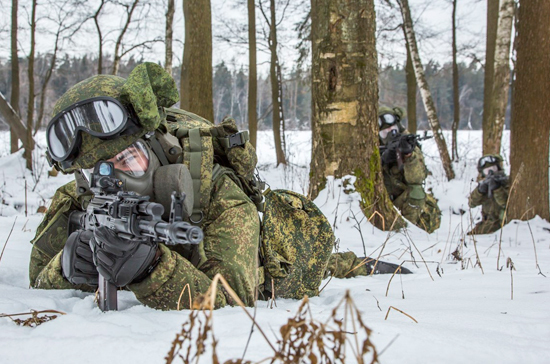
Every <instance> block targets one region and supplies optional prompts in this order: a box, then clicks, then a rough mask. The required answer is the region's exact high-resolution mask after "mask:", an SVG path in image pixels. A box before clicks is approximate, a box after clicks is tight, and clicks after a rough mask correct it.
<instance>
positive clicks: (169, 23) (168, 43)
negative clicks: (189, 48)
mask: <svg viewBox="0 0 550 364" xmlns="http://www.w3.org/2000/svg"><path fill="white" fill-rule="evenodd" d="M175 12H176V4H175V0H168V6H167V8H166V31H165V37H164V46H165V49H166V51H165V54H164V69H165V70H166V72H168V73H169V74H172V58H173V52H172V40H173V38H174V37H173V35H174V28H173V24H174V14H175Z"/></svg>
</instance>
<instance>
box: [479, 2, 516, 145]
mask: <svg viewBox="0 0 550 364" xmlns="http://www.w3.org/2000/svg"><path fill="white" fill-rule="evenodd" d="M513 19H514V0H502V1H501V3H500V10H499V15H498V30H497V37H496V47H495V74H494V77H493V92H492V95H491V100H492V105H491V106H492V107H491V112H490V113H489V116H488V119H487V121H486V123H487V125H486V128H485V129H484V133H483V153H484V154H499V153H500V145H501V142H502V130H503V129H504V120H505V117H506V105H507V104H508V89H509V83H510V42H511V34H512V23H513ZM485 132H486V134H485Z"/></svg>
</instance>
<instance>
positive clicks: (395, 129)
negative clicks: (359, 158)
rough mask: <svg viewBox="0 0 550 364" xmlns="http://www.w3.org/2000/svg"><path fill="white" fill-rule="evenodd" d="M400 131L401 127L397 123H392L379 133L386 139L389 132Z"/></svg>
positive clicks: (395, 132)
mask: <svg viewBox="0 0 550 364" xmlns="http://www.w3.org/2000/svg"><path fill="white" fill-rule="evenodd" d="M397 133H399V128H398V127H397V125H392V126H390V127H389V128H386V129H382V130H380V131H379V132H378V135H380V138H382V139H386V138H387V137H388V135H389V134H397Z"/></svg>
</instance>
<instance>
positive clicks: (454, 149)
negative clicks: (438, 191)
mask: <svg viewBox="0 0 550 364" xmlns="http://www.w3.org/2000/svg"><path fill="white" fill-rule="evenodd" d="M457 2H458V0H452V4H453V15H452V18H453V21H452V33H453V37H452V38H453V39H452V48H453V124H452V136H451V139H452V143H451V154H452V159H453V160H454V161H456V160H458V145H457V132H458V124H459V123H460V97H459V92H460V90H459V84H458V63H457V60H456V55H457V45H456V8H457Z"/></svg>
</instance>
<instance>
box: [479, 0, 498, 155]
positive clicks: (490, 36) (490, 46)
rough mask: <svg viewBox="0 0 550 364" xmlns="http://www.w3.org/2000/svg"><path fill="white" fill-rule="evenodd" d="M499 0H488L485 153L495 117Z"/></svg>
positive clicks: (484, 99)
mask: <svg viewBox="0 0 550 364" xmlns="http://www.w3.org/2000/svg"><path fill="white" fill-rule="evenodd" d="M498 9H499V0H487V35H486V40H485V76H484V77H485V78H484V83H483V121H482V128H483V154H489V145H488V143H491V142H492V141H489V139H488V138H489V129H490V128H491V125H492V120H493V118H492V117H491V116H490V113H491V111H492V110H493V80H494V77H495V47H496V41H497V29H498Z"/></svg>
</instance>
